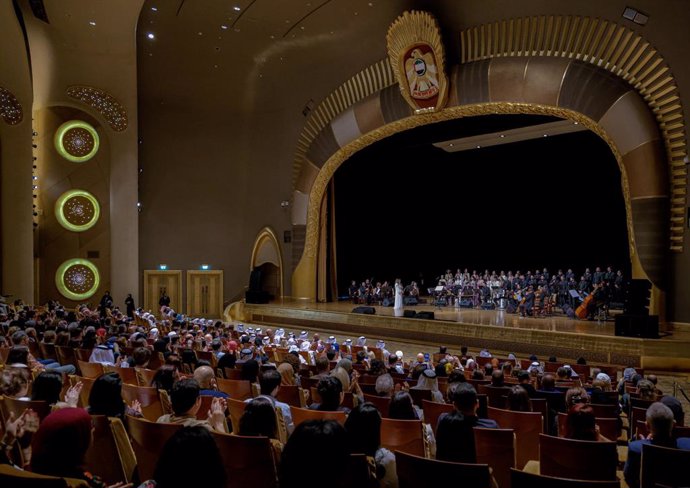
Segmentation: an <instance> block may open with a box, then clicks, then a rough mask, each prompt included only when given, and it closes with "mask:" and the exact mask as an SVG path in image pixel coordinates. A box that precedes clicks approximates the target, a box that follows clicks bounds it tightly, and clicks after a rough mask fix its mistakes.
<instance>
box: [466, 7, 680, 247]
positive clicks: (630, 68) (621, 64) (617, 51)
mask: <svg viewBox="0 0 690 488" xmlns="http://www.w3.org/2000/svg"><path fill="white" fill-rule="evenodd" d="M460 51H461V59H460V62H461V63H462V64H465V63H471V62H474V61H480V60H485V59H491V58H498V57H536V56H548V57H560V58H568V59H576V60H579V61H583V62H587V63H590V64H593V65H594V66H596V67H598V68H601V69H604V70H606V71H609V72H610V73H613V74H614V75H616V76H618V77H619V78H622V79H623V80H625V81H627V82H628V83H629V84H630V86H631V87H633V88H634V89H635V90H636V91H637V92H638V93H639V94H640V96H641V97H642V98H643V99H644V101H645V102H646V103H647V105H648V106H649V108H650V109H651V111H652V112H653V113H654V116H655V117H656V120H657V122H658V124H659V129H660V132H661V134H662V136H663V138H664V145H665V148H666V158H667V161H668V165H669V177H670V190H671V203H670V205H671V212H670V216H671V218H670V221H669V230H670V234H669V235H670V249H671V250H672V251H675V252H682V251H683V238H684V232H685V227H684V222H685V211H686V187H687V184H688V178H687V169H686V167H685V162H684V159H685V158H686V157H687V154H688V151H687V141H686V138H685V135H686V132H685V121H684V118H683V107H682V103H681V99H680V94H679V93H678V87H677V84H676V81H675V78H674V77H673V74H672V73H671V68H670V67H669V66H668V64H667V63H666V61H665V60H664V58H663V57H662V56H661V54H659V52H658V51H657V50H656V49H655V48H654V47H653V46H652V45H651V44H650V43H649V42H648V41H646V40H645V39H644V38H643V37H642V36H640V35H639V34H637V33H635V32H634V31H632V30H630V29H628V28H627V27H624V26H622V25H619V24H616V23H615V22H611V21H608V20H605V19H597V18H590V17H579V16H569V15H568V16H564V15H549V16H538V17H524V18H518V19H510V20H501V21H497V22H493V23H490V24H484V25H478V26H474V27H471V28H469V29H465V30H463V31H461V32H460Z"/></svg>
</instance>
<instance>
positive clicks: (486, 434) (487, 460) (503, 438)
mask: <svg viewBox="0 0 690 488" xmlns="http://www.w3.org/2000/svg"><path fill="white" fill-rule="evenodd" d="M474 446H475V451H476V453H477V463H479V464H488V465H489V466H490V467H491V469H492V473H493V475H494V478H496V482H497V483H498V486H500V487H501V488H510V470H511V468H514V467H515V451H516V450H515V431H514V430H513V429H481V428H477V427H475V428H474Z"/></svg>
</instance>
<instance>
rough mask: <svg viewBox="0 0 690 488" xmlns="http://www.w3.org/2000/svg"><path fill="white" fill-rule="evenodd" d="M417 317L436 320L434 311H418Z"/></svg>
mask: <svg viewBox="0 0 690 488" xmlns="http://www.w3.org/2000/svg"><path fill="white" fill-rule="evenodd" d="M415 318H416V319H422V320H434V312H417V316H416V317H415Z"/></svg>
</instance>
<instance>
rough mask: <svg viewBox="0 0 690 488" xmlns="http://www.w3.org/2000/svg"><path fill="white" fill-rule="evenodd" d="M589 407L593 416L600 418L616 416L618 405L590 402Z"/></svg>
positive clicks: (613, 417)
mask: <svg viewBox="0 0 690 488" xmlns="http://www.w3.org/2000/svg"><path fill="white" fill-rule="evenodd" d="M589 406H590V407H592V410H593V411H594V416H595V417H597V418H600V419H604V418H605V419H615V418H618V405H617V404H611V405H601V404H598V403H590V404H589Z"/></svg>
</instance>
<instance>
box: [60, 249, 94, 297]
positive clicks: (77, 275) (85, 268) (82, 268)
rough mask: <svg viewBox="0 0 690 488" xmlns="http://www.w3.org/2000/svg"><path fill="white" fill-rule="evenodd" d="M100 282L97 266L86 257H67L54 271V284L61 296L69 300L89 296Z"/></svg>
mask: <svg viewBox="0 0 690 488" xmlns="http://www.w3.org/2000/svg"><path fill="white" fill-rule="evenodd" d="M100 283H101V276H100V274H99V273H98V268H97V267H96V265H95V264H93V263H92V262H91V261H89V260H87V259H78V258H77V259H68V260H67V261H65V262H64V263H62V264H61V265H60V267H59V268H58V269H57V271H56V272H55V286H57V289H58V291H59V292H60V293H61V294H62V296H64V297H66V298H69V299H70V300H75V301H82V300H86V299H88V298H91V297H92V296H93V295H94V293H96V290H98V285H100Z"/></svg>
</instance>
